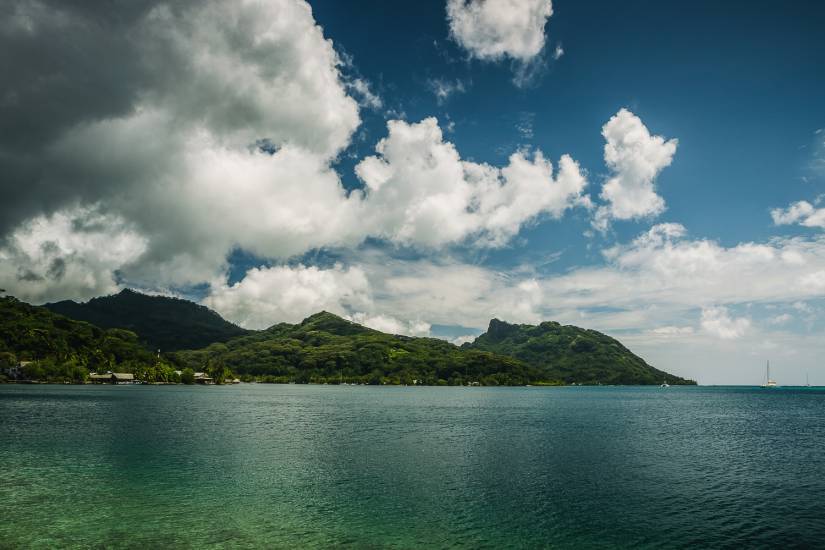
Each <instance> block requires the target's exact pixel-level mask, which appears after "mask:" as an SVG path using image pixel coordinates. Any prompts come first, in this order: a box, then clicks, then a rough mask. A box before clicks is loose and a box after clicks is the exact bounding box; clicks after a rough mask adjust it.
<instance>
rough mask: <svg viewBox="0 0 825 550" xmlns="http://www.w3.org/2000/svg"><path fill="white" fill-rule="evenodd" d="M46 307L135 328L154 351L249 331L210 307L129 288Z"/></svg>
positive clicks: (189, 346)
mask: <svg viewBox="0 0 825 550" xmlns="http://www.w3.org/2000/svg"><path fill="white" fill-rule="evenodd" d="M45 307H47V308H48V309H50V310H52V311H54V312H55V313H59V314H61V315H65V316H66V317H71V318H72V319H77V320H80V321H87V322H89V323H92V324H93V325H97V326H99V327H103V328H122V329H127V330H131V331H132V332H134V333H136V334H137V335H138V337H139V339H140V341H141V342H142V343H144V344H145V345H146V346H148V347H149V349H152V350H158V349H160V350H162V351H175V350H181V349H196V348H202V347H206V346H208V345H209V344H212V343H214V342H225V341H227V340H229V339H231V338H234V337H236V336H241V335H244V334H246V333H247V331H246V330H244V329H242V328H240V327H238V326H236V325H233V324H232V323H230V322H229V321H226V320H225V319H224V318H223V317H221V316H220V315H218V314H217V313H215V312H214V311H212V310H211V309H209V308H207V307H204V306H201V305H198V304H195V303H193V302H190V301H188V300H181V299H179V298H168V297H165V296H148V295H146V294H141V293H139V292H134V291H132V290H128V289H127V290H123V291H122V292H121V293H120V294H116V295H114V296H102V297H100V298H94V299H92V300H89V301H88V302H85V303H77V302H73V301H71V300H65V301H62V302H56V303H53V304H46V306H45Z"/></svg>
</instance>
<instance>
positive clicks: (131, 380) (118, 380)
mask: <svg viewBox="0 0 825 550" xmlns="http://www.w3.org/2000/svg"><path fill="white" fill-rule="evenodd" d="M89 382H91V383H92V384H138V383H139V381H138V380H135V375H134V374H132V373H130V372H107V373H105V374H96V373H92V374H90V375H89Z"/></svg>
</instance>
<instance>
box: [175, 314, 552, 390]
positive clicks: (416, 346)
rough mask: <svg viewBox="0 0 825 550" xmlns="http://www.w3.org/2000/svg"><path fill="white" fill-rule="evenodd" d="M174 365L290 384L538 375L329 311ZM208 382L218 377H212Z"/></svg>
mask: <svg viewBox="0 0 825 550" xmlns="http://www.w3.org/2000/svg"><path fill="white" fill-rule="evenodd" d="M174 360H175V361H177V362H178V363H179V364H183V365H187V366H189V367H190V368H192V369H201V368H203V367H204V366H206V369H207V372H210V373H214V372H215V371H214V370H210V368H209V366H210V365H216V366H222V367H225V368H227V369H229V370H231V371H232V372H236V373H238V374H239V375H241V379H242V380H258V381H261V382H281V383H284V382H295V383H310V382H313V383H330V384H338V383H341V382H344V383H359V384H376V385H377V384H413V383H417V384H428V385H436V384H439V380H441V381H442V382H443V383H444V384H446V383H447V380H451V381H453V383H454V384H461V383H467V382H478V383H479V384H489V385H493V384H495V385H522V384H526V383H528V382H529V381H530V380H533V379H536V377H537V376H538V374H539V373H538V371H537V370H535V369H531V368H529V367H527V366H526V365H525V364H524V363H522V362H521V361H518V360H516V359H512V358H510V357H503V356H501V355H496V354H494V353H490V352H486V351H475V350H462V349H460V348H458V347H456V346H454V345H453V344H450V343H449V342H445V341H443V340H438V339H435V338H411V337H406V336H396V335H392V334H384V333H382V332H378V331H376V330H372V329H369V328H366V327H363V326H361V325H358V324H355V323H351V322H350V321H347V320H345V319H342V318H340V317H338V316H336V315H333V314H331V313H326V312H322V313H318V314H316V315H313V316H311V317H308V318H307V319H305V320H304V321H303V322H302V323H300V324H298V325H290V324H286V323H281V324H278V325H275V326H273V327H270V328H269V329H267V330H264V331H260V332H257V333H254V334H250V335H248V336H243V337H241V338H236V339H233V340H230V341H229V342H226V343H223V344H213V345H211V346H209V347H207V348H204V349H201V350H193V351H182V352H177V353H175V354H174ZM213 378H216V379H217V377H216V376H214V374H213Z"/></svg>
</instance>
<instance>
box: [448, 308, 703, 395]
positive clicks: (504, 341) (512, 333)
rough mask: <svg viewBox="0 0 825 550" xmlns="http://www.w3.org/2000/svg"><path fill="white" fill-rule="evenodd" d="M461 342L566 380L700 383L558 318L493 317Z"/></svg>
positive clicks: (586, 381) (596, 333)
mask: <svg viewBox="0 0 825 550" xmlns="http://www.w3.org/2000/svg"><path fill="white" fill-rule="evenodd" d="M462 348H464V349H476V350H484V351H490V352H493V353H499V354H502V355H506V356H508V357H513V358H515V359H519V360H520V361H524V362H525V363H526V364H528V365H530V366H531V367H534V368H538V369H542V370H543V371H545V372H546V374H547V376H549V377H553V378H556V379H559V380H561V381H562V382H564V383H566V384H619V385H636V384H643V385H652V384H661V383H662V382H667V383H668V384H679V385H691V384H695V383H696V382H695V381H693V380H688V379H685V378H682V377H679V376H676V375H673V374H670V373H667V372H664V371H661V370H659V369H656V368H654V367H653V366H651V365H649V364H648V363H647V362H646V361H645V360H644V359H642V358H641V357H639V356H638V355H636V354H634V353H633V352H632V351H630V350H629V349H628V348H627V347H625V345H624V344H622V343H621V342H620V341H619V340H617V339H615V338H613V337H611V336H608V335H606V334H603V333H601V332H598V331H596V330H593V329H584V328H580V327H577V326H574V325H562V324H560V323H558V322H555V321H544V322H542V323H539V324H538V325H525V324H515V323H507V322H505V321H501V320H499V319H491V320H490V324H489V326H488V329H487V332H485V333H483V334H481V335H480V336H478V337H477V338H476V339H475V340H474V341H473V342H468V343H465V344H463V345H462Z"/></svg>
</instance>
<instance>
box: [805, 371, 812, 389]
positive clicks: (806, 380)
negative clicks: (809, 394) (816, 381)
mask: <svg viewBox="0 0 825 550" xmlns="http://www.w3.org/2000/svg"><path fill="white" fill-rule="evenodd" d="M805 386H806V387H808V388H810V387H811V379H810V378H808V373H807V372H806V373H805Z"/></svg>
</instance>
